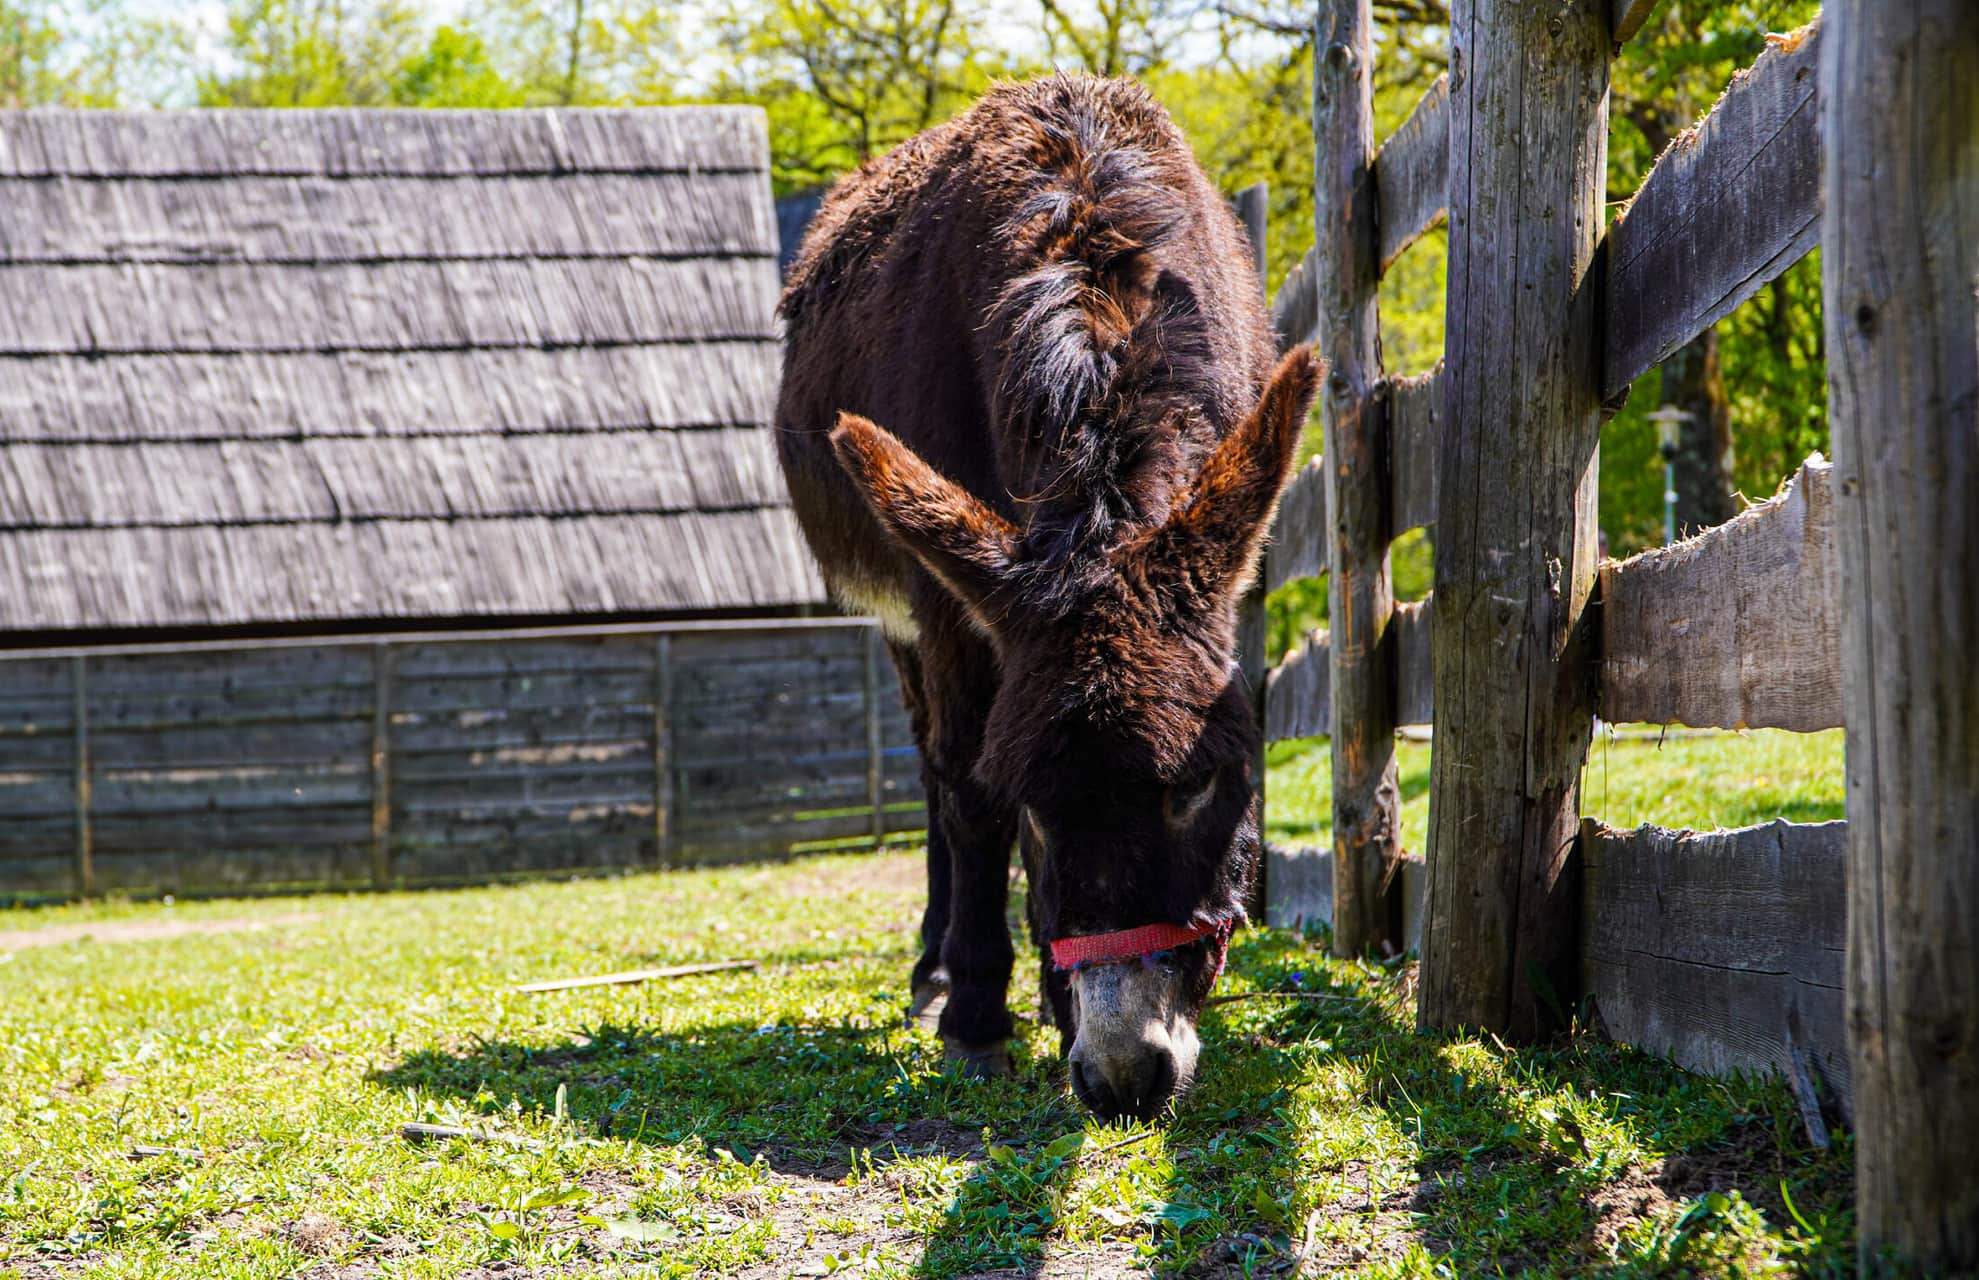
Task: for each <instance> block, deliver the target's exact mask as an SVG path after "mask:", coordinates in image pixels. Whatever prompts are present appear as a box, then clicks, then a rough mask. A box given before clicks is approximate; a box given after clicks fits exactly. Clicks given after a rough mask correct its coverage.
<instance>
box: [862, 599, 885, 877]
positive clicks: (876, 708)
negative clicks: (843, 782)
mask: <svg viewBox="0 0 1979 1280" xmlns="http://www.w3.org/2000/svg"><path fill="white" fill-rule="evenodd" d="M880 662H881V659H880V627H879V623H877V622H875V623H873V624H872V625H870V626H868V627H867V628H866V803H867V805H869V806H870V807H871V808H872V811H873V848H875V849H878V848H881V847H883V846H884V845H885V844H886V809H885V807H884V805H883V804H882V803H881V801H882V791H883V790H884V788H883V783H882V779H883V776H884V775H883V773H882V768H883V766H884V760H883V758H882V757H881V754H880V746H881V744H880Z"/></svg>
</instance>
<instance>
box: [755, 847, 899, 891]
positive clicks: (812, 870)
mask: <svg viewBox="0 0 1979 1280" xmlns="http://www.w3.org/2000/svg"><path fill="white" fill-rule="evenodd" d="M775 870H776V875H775V876H774V877H771V878H766V880H765V883H764V885H763V887H764V888H765V889H767V890H769V891H771V892H774V893H776V894H778V895H780V896H782V897H787V898H815V897H819V896H822V895H830V894H840V893H844V892H846V891H847V890H851V889H857V890H859V891H861V892H865V893H881V894H889V895H895V894H897V895H900V896H904V897H913V898H915V899H916V900H917V901H918V900H919V899H921V898H922V897H924V896H925V895H926V894H927V891H928V860H927V857H926V855H924V854H923V853H922V852H921V851H920V850H919V849H915V850H913V851H911V852H908V853H896V854H888V855H886V856H884V857H879V858H861V859H860V860H858V861H857V862H840V861H837V860H825V861H820V862H814V863H811V864H809V865H806V866H804V867H802V868H799V867H777V868H776V869H775Z"/></svg>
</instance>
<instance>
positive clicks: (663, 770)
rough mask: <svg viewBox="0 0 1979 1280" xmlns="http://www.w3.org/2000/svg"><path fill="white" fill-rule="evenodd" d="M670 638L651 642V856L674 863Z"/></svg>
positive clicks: (663, 863) (665, 864) (661, 636)
mask: <svg viewBox="0 0 1979 1280" xmlns="http://www.w3.org/2000/svg"><path fill="white" fill-rule="evenodd" d="M676 820H677V819H676V817H675V814H674V812H673V637H672V636H670V635H668V634H667V633H666V632H664V631H662V632H661V633H660V634H659V636H658V637H657V638H656V639H655V640H654V641H653V858H654V860H655V861H656V862H658V863H659V864H660V866H662V867H671V866H672V865H673V832H674V824H675V822H676Z"/></svg>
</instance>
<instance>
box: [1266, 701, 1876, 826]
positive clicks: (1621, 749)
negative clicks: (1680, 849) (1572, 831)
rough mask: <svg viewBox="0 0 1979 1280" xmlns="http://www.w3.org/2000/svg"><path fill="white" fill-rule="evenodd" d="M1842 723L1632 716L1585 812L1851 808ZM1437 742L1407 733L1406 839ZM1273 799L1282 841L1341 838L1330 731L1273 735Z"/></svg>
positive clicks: (1606, 738) (1688, 817)
mask: <svg viewBox="0 0 1979 1280" xmlns="http://www.w3.org/2000/svg"><path fill="white" fill-rule="evenodd" d="M1842 736H1843V735H1842V731H1841V730H1839V729H1835V730H1831V731H1829V732H1827V733H1784V732H1781V731H1780V730H1777V729H1753V730H1749V731H1747V732H1745V733H1707V734H1698V733H1693V732H1689V731H1685V730H1679V729H1672V730H1670V731H1669V733H1667V734H1662V733H1659V732H1658V731H1657V730H1656V729H1655V728H1654V727H1644V726H1640V725H1636V726H1624V727H1622V728H1619V729H1612V730H1610V731H1608V732H1605V733H1602V734H1599V735H1597V736H1596V738H1595V740H1594V747H1593V750H1592V751H1590V752H1589V753H1588V758H1587V769H1586V771H1585V772H1584V773H1582V775H1581V812H1582V813H1584V814H1586V815H1588V816H1589V817H1593V818H1599V819H1601V820H1602V821H1603V822H1606V823H1607V824H1608V825H1609V826H1611V827H1634V826H1637V825H1640V824H1641V823H1645V822H1653V823H1655V824H1656V825H1657V826H1661V827H1688V828H1690V829H1692V830H1695V831H1710V830H1713V829H1714V828H1718V827H1745V826H1751V825H1753V824H1754V823H1760V822H1770V821H1772V820H1773V819H1774V818H1785V819H1787V820H1788V821H1790V822H1826V821H1828V820H1829V819H1831V818H1839V817H1841V816H1842ZM1429 751H1430V747H1429V743H1427V742H1398V743H1397V744H1396V747H1395V768H1396V773H1397V775H1398V781H1399V783H1400V786H1401V792H1402V847H1403V848H1405V849H1407V850H1409V851H1411V852H1413V853H1421V852H1422V851H1423V845H1424V843H1425V842H1426V840H1427V839H1428V833H1429ZM1269 760H1270V767H1271V774H1270V778H1269V784H1268V790H1267V791H1266V796H1267V804H1266V808H1265V825H1266V828H1267V834H1268V835H1269V837H1270V839H1271V840H1272V841H1273V842H1274V843H1278V844H1302V845H1304V844H1309V845H1319V846H1322V847H1324V846H1326V845H1329V844H1330V843H1331V842H1332V838H1333V837H1332V828H1333V824H1332V817H1331V814H1332V803H1333V775H1332V763H1331V757H1330V756H1329V755H1328V754H1327V750H1326V741H1325V739H1323V738H1306V739H1301V740H1298V741H1294V742H1280V743H1275V744H1273V746H1272V748H1271V752H1270V756H1269Z"/></svg>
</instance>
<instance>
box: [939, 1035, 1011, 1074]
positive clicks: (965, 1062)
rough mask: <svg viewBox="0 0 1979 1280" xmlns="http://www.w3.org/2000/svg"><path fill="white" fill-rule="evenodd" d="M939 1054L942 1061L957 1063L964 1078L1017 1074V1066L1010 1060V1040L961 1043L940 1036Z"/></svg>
mask: <svg viewBox="0 0 1979 1280" xmlns="http://www.w3.org/2000/svg"><path fill="white" fill-rule="evenodd" d="M941 1056H942V1059H943V1060H944V1061H947V1062H954V1063H959V1064H960V1065H961V1068H962V1075H963V1078H964V1079H968V1080H994V1079H996V1078H997V1077H998V1076H1009V1075H1015V1074H1017V1066H1016V1064H1015V1063H1013V1062H1012V1061H1011V1060H1010V1042H1009V1041H1007V1040H992V1041H990V1042H989V1043H988V1044H963V1043H962V1042H961V1041H960V1040H956V1039H952V1038H950V1037H948V1036H943V1037H942V1038H941Z"/></svg>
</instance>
